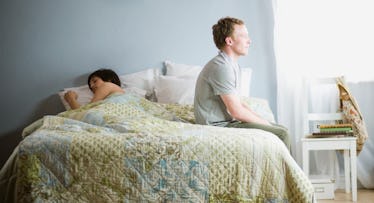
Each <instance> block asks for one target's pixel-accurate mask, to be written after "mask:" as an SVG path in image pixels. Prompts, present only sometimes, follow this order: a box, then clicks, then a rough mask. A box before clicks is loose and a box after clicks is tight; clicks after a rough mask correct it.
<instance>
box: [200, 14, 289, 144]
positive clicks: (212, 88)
mask: <svg viewBox="0 0 374 203" xmlns="http://www.w3.org/2000/svg"><path fill="white" fill-rule="evenodd" d="M212 29H213V38H214V43H215V45H216V47H217V48H218V49H219V50H220V52H219V54H218V55H217V56H216V57H214V58H213V59H212V60H210V61H209V62H208V63H207V64H206V65H205V67H204V69H203V70H202V71H201V73H200V75H199V77H198V79H197V82H196V89H195V101H194V109H195V118H196V123H198V124H205V125H215V126H225V127H235V128H257V129H262V130H265V131H269V132H272V133H274V134H276V135H277V136H278V137H279V138H280V139H281V140H282V141H283V142H284V143H285V145H286V146H287V147H288V149H290V140H289V136H288V132H287V129H286V128H285V127H283V126H280V125H276V124H271V123H269V122H268V121H267V120H265V119H263V118H261V117H260V116H258V115H257V114H256V113H255V112H253V111H252V110H251V109H250V108H249V107H248V106H247V105H246V104H244V103H242V102H241V100H240V96H239V92H238V88H239V76H240V75H239V65H238V63H237V61H238V59H239V57H240V56H245V55H247V53H248V48H249V45H250V44H251V40H250V38H249V36H248V31H247V28H246V26H245V25H244V22H243V21H242V20H239V19H236V18H231V17H226V18H222V19H220V20H219V21H218V22H217V24H215V25H213V27H212Z"/></svg>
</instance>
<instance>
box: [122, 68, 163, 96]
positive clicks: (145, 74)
mask: <svg viewBox="0 0 374 203" xmlns="http://www.w3.org/2000/svg"><path fill="white" fill-rule="evenodd" d="M159 75H160V69H158V68H150V69H146V70H144V71H139V72H135V73H130V74H125V75H120V76H119V78H120V80H121V82H122V85H123V86H124V87H126V88H129V87H136V88H139V89H142V90H146V91H147V96H149V95H152V94H153V91H154V86H155V79H156V77H158V76H159Z"/></svg>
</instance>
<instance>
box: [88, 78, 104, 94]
mask: <svg viewBox="0 0 374 203" xmlns="http://www.w3.org/2000/svg"><path fill="white" fill-rule="evenodd" d="M102 84H104V81H103V80H102V79H101V78H99V77H97V76H93V77H92V78H91V80H90V88H91V90H92V92H93V93H95V91H96V90H97V89H98V88H99V87H100V86H101V85H102Z"/></svg>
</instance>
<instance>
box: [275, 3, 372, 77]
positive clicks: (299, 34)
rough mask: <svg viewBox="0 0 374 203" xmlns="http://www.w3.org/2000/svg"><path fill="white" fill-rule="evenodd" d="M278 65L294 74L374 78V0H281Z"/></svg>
mask: <svg viewBox="0 0 374 203" xmlns="http://www.w3.org/2000/svg"><path fill="white" fill-rule="evenodd" d="M276 4H277V9H276V16H277V17H276V21H277V22H278V23H277V27H276V29H277V33H278V35H277V36H276V38H278V39H276V41H277V44H276V46H277V54H278V55H279V57H278V58H277V60H278V61H277V64H278V65H280V66H283V67H282V70H286V71H287V72H288V73H289V74H297V75H300V74H301V75H308V76H311V75H316V76H336V75H345V76H346V79H347V80H349V81H353V82H354V81H368V80H374V75H373V74H368V72H369V71H370V72H371V70H372V69H373V68H374V29H373V22H372V19H374V12H372V11H373V10H374V6H373V4H372V2H371V1H370V0H355V1H353V0H313V1H310V0H298V1H295V0H278V1H277V2H276Z"/></svg>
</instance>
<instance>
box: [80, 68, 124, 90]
mask: <svg viewBox="0 0 374 203" xmlns="http://www.w3.org/2000/svg"><path fill="white" fill-rule="evenodd" d="M95 76H96V77H99V78H101V79H102V80H103V81H104V82H111V83H114V84H116V85H118V86H120V87H121V80H120V79H119V77H118V75H117V73H116V72H114V71H113V70H111V69H104V68H102V69H99V70H97V71H95V72H93V73H91V74H90V75H89V76H88V81H87V83H88V87H89V88H90V89H91V86H90V81H91V78H92V77H95ZM91 90H92V89H91Z"/></svg>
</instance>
